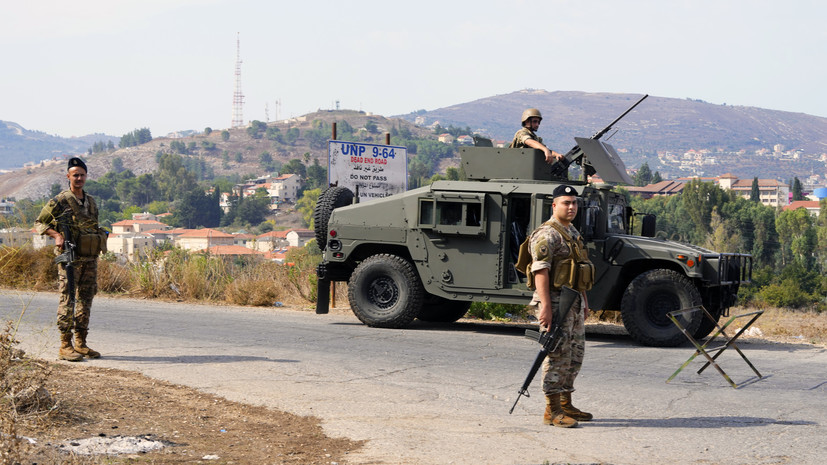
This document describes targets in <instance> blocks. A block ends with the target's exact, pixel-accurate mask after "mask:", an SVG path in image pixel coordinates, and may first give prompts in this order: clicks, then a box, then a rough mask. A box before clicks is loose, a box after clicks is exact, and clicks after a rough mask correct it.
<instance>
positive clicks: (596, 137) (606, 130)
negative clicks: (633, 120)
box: [591, 94, 649, 139]
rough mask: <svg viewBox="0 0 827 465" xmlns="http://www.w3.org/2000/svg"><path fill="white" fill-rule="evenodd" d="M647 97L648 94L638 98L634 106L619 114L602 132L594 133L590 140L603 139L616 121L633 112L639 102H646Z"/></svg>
mask: <svg viewBox="0 0 827 465" xmlns="http://www.w3.org/2000/svg"><path fill="white" fill-rule="evenodd" d="M648 96H649V94H646V95H644V96H643V97H641V98H640V100H638V101H637V102H635V104H634V105H632V106H631V107H629V108H628V109H627V110H626V111H624V112H623V114H621V115H620V116H618V117H617V118H615V119H614V121H612V122H611V123H609V125H608V126H606V127H605V128H603V129H602V130H600V131H598V132H596V133H595V134H594V135H593V136H592V137H591V138H592V139H600V138H601V137H603V135H604V134H606V133H607V132H609V131H610V130H611V129H612V126H614V125H615V124H617V122H618V121H620V120H622V119H623V117H624V116H626V115H628V114H629V112H630V111H632V110H634V109H635V107H636V106H638V105H640V102H642V101H644V100H646V97H648Z"/></svg>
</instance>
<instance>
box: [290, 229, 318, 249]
mask: <svg viewBox="0 0 827 465" xmlns="http://www.w3.org/2000/svg"><path fill="white" fill-rule="evenodd" d="M285 237H286V238H287V243H288V244H289V246H290V247H304V245H305V244H307V243H308V242H310V240H311V239H315V238H316V233H315V232H313V230H311V229H292V230H290V231H288V232H287V235H286V236H285Z"/></svg>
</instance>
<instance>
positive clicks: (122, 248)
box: [106, 233, 155, 261]
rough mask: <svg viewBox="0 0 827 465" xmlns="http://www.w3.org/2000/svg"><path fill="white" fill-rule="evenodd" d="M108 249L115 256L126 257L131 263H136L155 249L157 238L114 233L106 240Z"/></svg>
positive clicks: (145, 235)
mask: <svg viewBox="0 0 827 465" xmlns="http://www.w3.org/2000/svg"><path fill="white" fill-rule="evenodd" d="M106 248H107V249H108V250H109V251H110V252H112V253H114V254H115V255H121V256H124V257H126V259H127V260H129V261H136V260H138V259H139V258H140V257H141V256H146V255H148V254H149V251H150V250H152V249H154V248H155V238H154V237H152V236H151V235H149V234H141V233H123V234H117V233H112V234H110V235H109V237H107V238H106Z"/></svg>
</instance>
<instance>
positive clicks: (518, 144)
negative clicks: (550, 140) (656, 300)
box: [508, 128, 543, 149]
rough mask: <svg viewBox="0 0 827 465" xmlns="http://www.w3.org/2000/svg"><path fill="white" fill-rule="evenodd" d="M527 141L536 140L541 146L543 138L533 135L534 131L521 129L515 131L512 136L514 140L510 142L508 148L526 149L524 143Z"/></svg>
mask: <svg viewBox="0 0 827 465" xmlns="http://www.w3.org/2000/svg"><path fill="white" fill-rule="evenodd" d="M529 139H532V140H536V141H537V142H539V143H541V144H542V143H543V138H542V137H540V136H538V135H537V134H535V133H534V131H532V130H531V129H528V128H522V129H520V130H519V131H517V132H516V134H514V140H512V141H511V145H509V146H508V147H509V148H512V149H521V148H525V147H528V146H527V145H525V142H526V141H527V140H529Z"/></svg>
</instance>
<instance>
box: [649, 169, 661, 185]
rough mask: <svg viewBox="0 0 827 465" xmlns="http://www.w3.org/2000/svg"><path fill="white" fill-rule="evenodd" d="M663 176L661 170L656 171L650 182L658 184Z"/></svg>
mask: <svg viewBox="0 0 827 465" xmlns="http://www.w3.org/2000/svg"><path fill="white" fill-rule="evenodd" d="M662 181H663V178H662V177H661V176H660V171H655V174H653V175H652V180H651V181H650V182H649V183H650V184H657V183H659V182H662Z"/></svg>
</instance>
